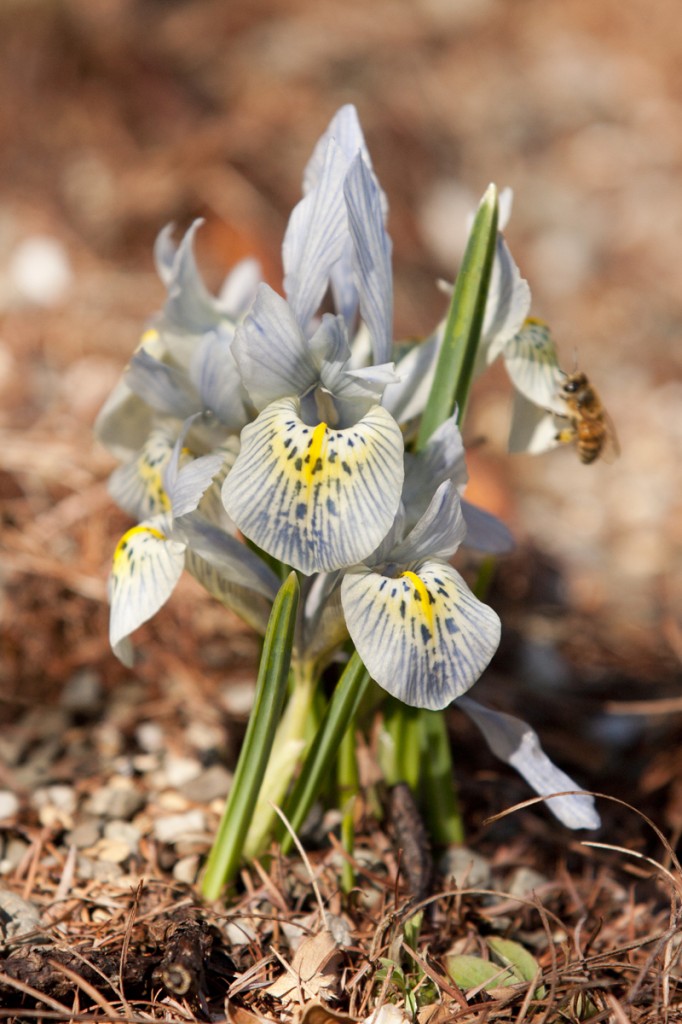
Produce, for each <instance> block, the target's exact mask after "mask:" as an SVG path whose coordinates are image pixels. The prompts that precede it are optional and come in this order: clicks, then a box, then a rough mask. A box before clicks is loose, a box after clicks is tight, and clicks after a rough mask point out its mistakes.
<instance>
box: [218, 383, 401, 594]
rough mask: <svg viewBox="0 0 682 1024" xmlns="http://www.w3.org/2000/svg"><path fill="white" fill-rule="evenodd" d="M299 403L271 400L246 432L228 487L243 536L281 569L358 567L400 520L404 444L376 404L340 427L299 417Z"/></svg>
mask: <svg viewBox="0 0 682 1024" xmlns="http://www.w3.org/2000/svg"><path fill="white" fill-rule="evenodd" d="M299 410H300V402H299V400H298V399H296V398H283V399H280V400H279V401H277V402H272V403H271V404H270V405H269V406H268V407H267V408H266V409H265V410H264V411H263V412H262V413H261V414H260V416H259V417H258V419H257V420H256V421H255V422H254V423H252V424H250V425H249V426H247V427H245V428H244V430H243V431H242V439H241V440H242V447H241V451H240V453H239V455H238V457H237V460H236V462H235V464H234V466H233V468H232V470H231V472H230V473H229V474H228V476H227V479H226V480H225V483H224V485H223V502H224V504H225V508H226V509H227V512H228V514H229V515H230V516H232V518H233V519H234V520H235V522H236V523H237V524H238V525H239V528H240V530H241V531H242V532H243V533H244V534H245V535H246V536H247V537H248V538H249V539H250V540H252V541H253V542H254V543H255V544H257V545H258V546H259V547H260V548H262V549H263V550H265V551H267V552H268V553H269V554H271V555H274V557H275V558H278V559H279V560H280V561H281V562H284V563H286V564H287V565H291V566H293V567H294V568H295V569H299V570H300V571H301V572H303V573H306V574H310V573H313V572H319V571H323V572H329V571H331V570H333V569H339V568H342V567H344V566H347V565H353V564H355V563H356V562H359V561H361V560H362V559H363V558H365V557H366V556H367V555H369V554H370V552H371V551H373V550H374V548H376V547H377V545H378V544H379V543H380V541H381V540H382V539H383V537H384V536H385V534H386V533H387V532H388V530H389V528H390V526H391V525H392V523H393V520H394V517H395V514H396V511H397V509H398V504H399V502H400V492H401V488H402V484H403V475H404V470H403V441H402V436H401V433H400V429H399V427H398V425H397V424H396V422H395V421H394V419H393V418H392V417H391V416H390V414H389V413H387V412H386V411H385V410H384V409H382V408H381V407H380V406H378V405H376V406H374V407H373V408H371V409H370V410H369V412H368V413H366V415H365V416H363V417H362V419H361V420H359V421H358V422H357V423H355V424H354V425H353V426H350V427H347V428H345V429H334V428H331V427H329V426H327V424H326V423H324V422H322V423H318V424H317V425H316V426H309V425H308V424H306V423H304V422H303V420H301V419H300V416H299Z"/></svg>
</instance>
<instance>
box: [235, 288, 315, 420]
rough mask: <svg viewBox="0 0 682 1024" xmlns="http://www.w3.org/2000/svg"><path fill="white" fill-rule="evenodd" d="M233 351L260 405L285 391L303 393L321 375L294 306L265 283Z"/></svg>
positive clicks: (254, 401) (277, 397) (244, 378)
mask: <svg viewBox="0 0 682 1024" xmlns="http://www.w3.org/2000/svg"><path fill="white" fill-rule="evenodd" d="M232 352H233V355H234V358H235V360H236V362H237V365H238V367H239V372H240V374H241V378H242V381H243V382H244V386H245V387H246V390H247V391H248V393H249V396H250V398H251V401H252V402H253V404H254V405H255V406H256V408H257V409H263V408H265V406H266V405H268V404H269V403H270V402H274V401H276V400H277V399H279V398H284V397H285V396H286V395H303V394H305V392H306V391H307V390H308V389H309V388H310V387H311V385H312V384H314V383H315V381H316V380H317V379H318V367H317V365H316V362H315V359H314V358H313V354H312V351H311V348H310V346H309V344H308V343H307V341H306V339H305V337H304V336H303V333H302V331H301V328H300V326H299V323H298V321H297V320H296V317H295V316H294V314H293V311H292V309H291V306H290V305H289V303H288V302H286V300H285V299H283V298H282V297H281V295H278V294H277V293H276V292H274V291H273V290H272V288H270V287H269V286H268V285H266V284H262V285H260V287H259V288H258V292H257V294H256V299H255V301H254V303H253V306H252V308H251V312H250V313H249V315H248V316H247V317H246V319H245V320H244V323H243V324H241V325H240V326H239V327H238V328H237V330H236V332H235V337H234V341H233V343H232Z"/></svg>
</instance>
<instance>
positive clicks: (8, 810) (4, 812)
mask: <svg viewBox="0 0 682 1024" xmlns="http://www.w3.org/2000/svg"><path fill="white" fill-rule="evenodd" d="M18 810H19V798H18V797H17V796H16V794H15V793H12V792H11V791H10V790H9V789H0V820H2V819H3V818H13V817H14V815H15V814H16V813H17V811H18Z"/></svg>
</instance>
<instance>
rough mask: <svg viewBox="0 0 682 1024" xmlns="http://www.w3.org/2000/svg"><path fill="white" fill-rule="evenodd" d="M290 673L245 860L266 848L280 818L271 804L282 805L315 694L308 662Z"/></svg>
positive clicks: (245, 850) (313, 679)
mask: <svg viewBox="0 0 682 1024" xmlns="http://www.w3.org/2000/svg"><path fill="white" fill-rule="evenodd" d="M292 675H293V689H292V692H291V696H290V698H289V703H288V704H287V706H286V710H285V712H284V715H283V716H282V720H281V722H280V723H279V726H278V728H277V734H276V736H275V740H274V743H273V745H272V752H271V755H270V760H269V761H268V766H267V769H266V772H265V776H264V778H263V783H262V785H261V789H260V793H259V796H258V802H257V803H256V807H255V810H254V813H253V818H252V821H251V824H250V826H249V831H248V833H247V836H246V841H245V843H244V857H245V858H246V859H247V860H250V859H252V858H253V857H257V856H259V854H261V853H262V852H263V850H264V849H265V848H266V847H267V845H268V842H269V840H270V838H271V837H272V835H273V833H274V831H275V826H276V824H277V822H278V821H279V817H278V815H277V813H276V812H275V811H274V809H273V805H275V806H277V807H281V806H282V803H283V802H284V797H285V795H286V792H287V790H288V789H289V785H290V783H291V779H292V777H293V774H294V771H295V769H296V766H297V765H298V763H299V761H300V758H301V754H302V753H303V750H304V749H305V745H306V740H305V737H306V731H307V728H308V723H309V721H310V715H311V710H312V706H313V699H314V697H315V691H316V685H315V684H316V679H315V677H314V675H313V673H312V665H311V664H310V663H309V662H304V663H297V662H294V664H293V666H292Z"/></svg>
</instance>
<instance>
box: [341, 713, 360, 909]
mask: <svg viewBox="0 0 682 1024" xmlns="http://www.w3.org/2000/svg"><path fill="white" fill-rule="evenodd" d="M358 782H359V780H358V762H357V758H356V756H355V722H354V721H351V723H350V725H349V726H348V728H347V729H346V731H345V733H344V734H343V739H342V740H341V748H340V750H339V759H338V785H339V806H340V808H341V814H342V818H341V845H342V846H343V848H344V850H345V851H346V853H348V854H349V855H350V856H352V855H353V850H354V848H355V803H356V800H357V795H358ZM354 885H355V872H354V870H353V865H352V864H351V863H350V861H347V860H344V862H343V865H342V867H341V888H342V890H343V891H344V892H345V893H349V892H350V891H351V889H352V888H353V886H354Z"/></svg>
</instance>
